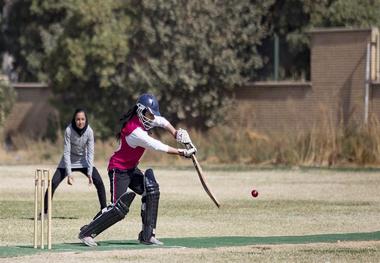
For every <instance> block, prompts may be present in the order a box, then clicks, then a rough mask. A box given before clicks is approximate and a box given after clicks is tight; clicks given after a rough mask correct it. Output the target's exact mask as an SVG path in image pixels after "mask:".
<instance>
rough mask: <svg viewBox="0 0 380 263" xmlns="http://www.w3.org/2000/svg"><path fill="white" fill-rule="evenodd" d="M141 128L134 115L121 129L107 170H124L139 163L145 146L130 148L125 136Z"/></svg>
mask: <svg viewBox="0 0 380 263" xmlns="http://www.w3.org/2000/svg"><path fill="white" fill-rule="evenodd" d="M138 127H140V128H141V129H144V128H143V125H142V124H141V122H140V120H139V118H138V117H137V115H135V116H134V117H133V118H132V119H131V120H130V121H129V122H128V123H127V124H126V125H125V126H124V127H123V129H122V130H121V135H120V146H119V149H118V150H117V151H115V152H114V154H113V155H112V156H111V159H110V161H109V164H108V171H111V170H112V169H119V170H126V169H131V168H134V167H136V166H137V165H138V164H139V161H140V158H141V156H142V155H143V154H144V151H145V148H143V147H140V146H137V147H136V148H132V147H131V146H129V145H128V143H127V142H126V140H125V137H126V136H128V135H129V134H131V133H132V132H133V131H134V130H135V129H137V128H138Z"/></svg>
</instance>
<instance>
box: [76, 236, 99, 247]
mask: <svg viewBox="0 0 380 263" xmlns="http://www.w3.org/2000/svg"><path fill="white" fill-rule="evenodd" d="M79 239H80V241H82V243H83V244H85V245H86V246H88V247H96V246H97V245H98V244H97V243H96V242H95V240H94V239H93V238H92V237H82V238H79Z"/></svg>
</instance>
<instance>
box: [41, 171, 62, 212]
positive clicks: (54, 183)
mask: <svg viewBox="0 0 380 263" xmlns="http://www.w3.org/2000/svg"><path fill="white" fill-rule="evenodd" d="M65 177H66V170H65V169H64V168H57V170H55V172H54V175H53V178H52V179H51V200H52V201H53V195H54V192H55V190H56V189H57V187H58V185H59V184H60V183H61V182H62V181H63V179H65ZM47 203H48V191H47V190H46V192H45V199H44V213H45V214H47V212H48V205H47Z"/></svg>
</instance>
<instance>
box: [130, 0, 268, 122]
mask: <svg viewBox="0 0 380 263" xmlns="http://www.w3.org/2000/svg"><path fill="white" fill-rule="evenodd" d="M263 2H264V3H263ZM270 2H271V1H248V0H231V1H216V0H204V1H186V0H157V1H149V0H142V1H135V5H133V6H136V10H135V16H134V18H135V19H134V28H135V29H136V33H135V35H134V37H133V38H131V45H130V46H131V53H130V55H129V59H130V61H131V63H129V64H128V65H130V67H129V68H128V72H129V78H128V81H129V83H130V85H131V86H133V87H137V92H136V94H138V93H139V92H140V91H143V90H150V91H152V92H154V93H155V94H158V96H159V98H160V101H161V104H162V105H163V107H164V110H165V112H167V113H169V115H170V117H171V119H173V120H177V121H184V120H186V122H187V123H197V126H198V127H204V128H207V127H210V126H212V125H214V124H215V123H216V122H217V121H218V119H220V117H221V115H223V109H224V107H223V106H224V105H225V104H226V103H228V101H229V94H231V93H232V91H233V89H234V88H235V87H237V86H240V85H242V84H243V83H244V82H245V81H246V77H247V76H248V75H254V74H255V70H256V69H258V68H260V67H261V66H262V61H261V58H260V56H259V55H258V52H257V46H258V45H259V44H260V43H261V39H262V38H263V37H265V35H266V27H265V24H263V22H262V21H263V17H264V16H265V15H266V12H267V8H268V6H269V5H270Z"/></svg>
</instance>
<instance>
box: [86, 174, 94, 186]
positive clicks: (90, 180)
mask: <svg viewBox="0 0 380 263" xmlns="http://www.w3.org/2000/svg"><path fill="white" fill-rule="evenodd" d="M87 177H88V186H91V185H92V184H93V183H94V182H93V181H92V176H91V175H87Z"/></svg>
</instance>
